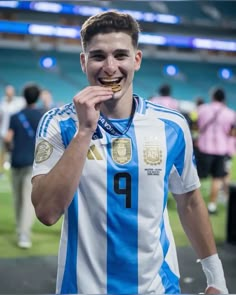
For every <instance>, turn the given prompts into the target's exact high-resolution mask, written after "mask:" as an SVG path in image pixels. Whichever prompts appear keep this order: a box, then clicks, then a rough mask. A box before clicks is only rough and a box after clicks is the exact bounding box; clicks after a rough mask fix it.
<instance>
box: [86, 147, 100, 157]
mask: <svg viewBox="0 0 236 295" xmlns="http://www.w3.org/2000/svg"><path fill="white" fill-rule="evenodd" d="M87 159H88V160H102V156H101V154H100V153H99V151H98V148H97V147H96V145H95V144H93V145H91V146H90V148H89V150H88V153H87Z"/></svg>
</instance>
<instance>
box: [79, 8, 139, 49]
mask: <svg viewBox="0 0 236 295" xmlns="http://www.w3.org/2000/svg"><path fill="white" fill-rule="evenodd" d="M112 32H124V33H126V34H128V35H129V36H130V37H131V39H132V44H133V46H134V48H137V47H138V37H139V32H140V27H139V24H138V22H137V21H136V20H135V19H134V18H133V17H132V16H131V15H129V14H126V13H121V12H118V11H115V10H112V11H106V12H102V13H99V14H97V15H94V16H91V17H90V18H88V19H87V20H86V21H85V22H84V24H83V25H82V28H81V31H80V36H81V41H82V46H83V50H86V48H87V45H88V42H89V41H90V40H91V39H92V38H93V37H94V36H95V35H97V34H106V33H112Z"/></svg>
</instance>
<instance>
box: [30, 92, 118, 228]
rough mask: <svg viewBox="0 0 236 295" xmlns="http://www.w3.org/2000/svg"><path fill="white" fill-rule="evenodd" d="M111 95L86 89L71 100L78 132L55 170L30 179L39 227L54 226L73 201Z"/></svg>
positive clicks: (52, 169) (110, 93) (55, 166)
mask: <svg viewBox="0 0 236 295" xmlns="http://www.w3.org/2000/svg"><path fill="white" fill-rule="evenodd" d="M112 93H113V92H112V90H111V89H109V88H104V87H99V86H93V87H92V86H89V87H87V88H85V89H84V90H82V91H81V92H79V93H78V94H77V95H76V96H75V97H74V99H73V101H74V105H75V108H76V112H77V116H78V118H79V128H78V131H77V132H76V134H75V136H74V137H73V139H72V140H71V142H70V144H69V145H68V147H67V148H66V149H65V151H64V153H63V154H62V156H61V157H60V159H59V160H58V162H57V163H56V164H55V165H54V167H53V168H51V167H50V168H51V169H49V170H50V171H49V172H48V173H47V174H43V175H42V173H41V175H40V173H39V175H37V176H35V177H33V179H32V184H33V189H32V202H33V205H34V207H35V212H36V215H37V217H38V219H39V220H40V221H41V222H42V223H44V224H46V225H52V224H54V223H56V222H57V221H58V219H59V218H60V217H61V215H62V214H63V213H64V212H65V210H66V209H67V208H68V206H69V205H70V203H71V201H72V200H73V197H74V194H75V191H76V189H77V187H78V185H79V182H80V177H81V174H82V171H83V167H84V163H85V160H86V156H87V152H88V149H89V145H90V142H91V139H92V135H93V133H94V131H95V130H96V127H97V121H98V118H99V114H100V104H101V103H102V102H103V101H105V100H107V99H110V98H111V96H112ZM59 136H60V135H59ZM44 140H45V138H44ZM49 144H50V143H49ZM53 148H54V147H53V146H52V150H53ZM36 157H37V155H36Z"/></svg>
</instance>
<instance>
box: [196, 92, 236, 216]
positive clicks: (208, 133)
mask: <svg viewBox="0 0 236 295" xmlns="http://www.w3.org/2000/svg"><path fill="white" fill-rule="evenodd" d="M225 102H226V98H225V92H224V90H223V89H221V88H215V89H214V90H213V91H212V93H211V102H210V103H205V104H203V105H201V106H199V108H198V121H197V122H198V131H199V135H198V149H199V152H198V155H197V157H196V161H197V169H198V175H199V177H200V178H202V179H203V178H207V177H208V176H211V189H210V197H209V203H208V212H209V213H210V214H215V213H217V196H218V193H219V190H220V187H221V184H222V181H223V177H224V176H225V159H226V155H227V154H228V149H229V141H230V131H231V127H232V126H234V125H235V112H234V111H233V110H232V109H230V108H228V107H227V106H226V104H225Z"/></svg>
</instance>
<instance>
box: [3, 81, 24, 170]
mask: <svg viewBox="0 0 236 295" xmlns="http://www.w3.org/2000/svg"><path fill="white" fill-rule="evenodd" d="M24 107H25V100H24V98H23V97H20V96H16V95H15V88H14V86H13V85H7V86H6V87H5V95H4V96H3V98H2V99H1V101H0V172H1V171H3V168H4V167H5V168H8V167H9V159H8V152H7V148H6V147H5V144H4V137H5V135H6V132H7V130H8V127H9V121H10V116H11V115H13V114H15V113H16V112H18V111H20V110H22V109H23V108H24Z"/></svg>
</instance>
